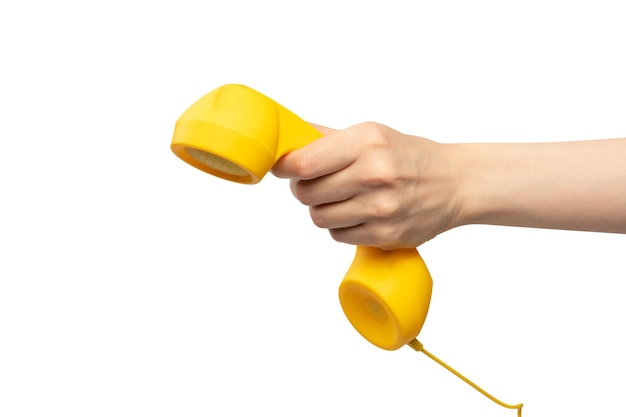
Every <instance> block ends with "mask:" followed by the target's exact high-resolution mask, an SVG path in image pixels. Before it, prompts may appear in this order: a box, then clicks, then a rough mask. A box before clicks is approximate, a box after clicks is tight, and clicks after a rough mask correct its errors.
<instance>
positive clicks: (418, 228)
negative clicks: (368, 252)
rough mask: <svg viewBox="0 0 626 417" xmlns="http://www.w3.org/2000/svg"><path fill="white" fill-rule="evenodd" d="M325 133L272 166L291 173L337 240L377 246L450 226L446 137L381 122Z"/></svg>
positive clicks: (294, 186)
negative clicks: (399, 129)
mask: <svg viewBox="0 0 626 417" xmlns="http://www.w3.org/2000/svg"><path fill="white" fill-rule="evenodd" d="M315 127H316V128H318V130H319V131H320V132H322V134H324V135H325V136H324V137H322V138H321V139H319V140H317V141H314V142H312V143H311V144H309V145H307V146H305V147H303V148H301V149H298V150H295V151H293V152H291V153H289V154H288V155H286V156H284V157H283V158H282V159H281V160H280V161H278V162H277V163H276V165H275V166H274V167H273V169H272V173H273V174H274V175H276V176H277V177H280V178H289V179H291V190H292V192H293V194H294V196H295V197H296V198H297V199H298V200H299V201H300V202H302V203H303V204H305V205H307V206H309V208H310V214H311V218H312V220H313V222H314V223H315V224H316V225H317V226H319V227H322V228H325V229H328V230H329V232H330V234H331V236H332V237H333V238H334V239H335V240H337V241H339V242H344V243H349V244H354V245H360V246H375V247H379V248H382V249H394V248H400V247H416V246H419V245H420V244H422V243H423V242H425V241H427V240H429V239H431V238H433V237H434V236H436V235H438V234H439V233H441V232H443V231H445V230H448V229H450V228H452V227H455V226H456V225H457V224H456V220H457V211H458V209H457V206H456V202H455V190H456V188H457V186H458V184H457V183H455V181H452V180H450V178H451V175H450V174H451V173H452V172H453V171H454V167H453V166H450V165H451V163H450V161H449V159H448V158H447V153H446V152H445V145H442V144H439V143H436V142H432V141H430V140H427V139H424V138H421V137H417V136H409V135H405V134H402V133H400V132H397V131H395V130H393V129H391V128H389V127H387V126H384V125H381V124H378V123H371V122H368V123H362V124H359V125H356V126H353V127H350V128H348V129H345V130H333V129H329V128H326V127H323V126H315Z"/></svg>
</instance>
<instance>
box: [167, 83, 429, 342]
mask: <svg viewBox="0 0 626 417" xmlns="http://www.w3.org/2000/svg"><path fill="white" fill-rule="evenodd" d="M321 136H322V134H321V133H320V132H319V131H317V130H316V129H315V128H314V127H313V126H311V125H310V124H309V123H307V122H305V121H304V120H302V119H301V118H300V117H298V116H297V115H295V114H294V113H292V112H291V111H289V110H288V109H286V108H285V107H283V106H281V105H280V104H278V103H276V102H275V101H274V100H272V99H270V98H269V97H266V96H265V95H263V94H261V93H259V92H257V91H255V90H253V89H251V88H249V87H246V86H243V85H239V84H226V85H223V86H222V87H219V88H217V89H215V90H213V91H211V92H210V93H208V94H206V95H205V96H203V97H201V98H200V99H199V100H197V101H196V102H195V103H194V104H192V105H191V106H190V107H189V108H188V109H187V110H186V111H185V112H184V113H183V114H182V115H181V116H180V118H179V119H178V121H177V122H176V126H175V130H174V135H173V139H172V144H171V149H172V151H173V152H174V154H176V155H177V156H178V157H179V158H180V159H182V160H183V161H185V162H187V163H188V164H190V165H192V166H194V167H196V168H198V169H200V170H202V171H204V172H207V173H209V174H212V175H215V176H218V177H220V178H224V179H226V180H230V181H235V182H239V183H243V184H255V183H258V182H259V181H261V179H262V178H263V177H264V175H265V174H267V172H269V170H270V169H271V168H272V166H273V165H274V164H275V163H276V161H278V160H279V159H280V158H281V157H282V156H284V155H286V154H287V153H288V152H290V151H292V150H295V149H298V148H300V147H303V146H305V145H306V144H308V143H310V142H311V141H313V140H316V139H318V138H320V137H321ZM431 292H432V279H431V277H430V274H429V272H428V269H427V268H426V265H425V264H424V262H423V260H422V258H421V257H420V255H419V253H418V252H417V250H416V249H415V248H413V249H399V250H391V251H385V250H381V249H376V248H367V247H357V250H356V255H355V258H354V261H353V262H352V265H351V267H350V268H349V270H348V272H347V274H346V275H345V277H344V279H343V281H342V283H341V285H340V287H339V300H340V303H341V306H342V309H343V311H344V313H345V315H346V317H347V318H348V320H349V321H350V323H351V324H352V325H353V326H354V327H355V329H356V330H357V331H358V332H359V333H360V334H361V335H362V336H363V337H365V338H366V339H367V340H368V341H370V342H371V343H373V344H374V345H376V346H378V347H380V348H383V349H387V350H394V349H398V348H399V347H401V346H403V345H404V344H406V343H408V342H409V341H411V340H412V339H413V338H415V337H416V336H417V335H418V334H419V332H420V330H421V328H422V326H423V324H424V321H425V319H426V314H427V313H428V307H429V304H430V297H431Z"/></svg>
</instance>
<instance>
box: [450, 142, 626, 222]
mask: <svg viewBox="0 0 626 417" xmlns="http://www.w3.org/2000/svg"><path fill="white" fill-rule="evenodd" d="M444 146H449V148H448V150H449V152H450V155H452V156H451V160H452V161H454V168H453V174H454V175H455V176H457V180H458V182H457V183H458V184H459V186H458V188H457V194H458V201H459V203H458V213H457V225H461V224H472V223H474V224H476V223H479V224H495V225H509V226H524V227H540V228H552V229H567V230H589V231H604V232H617V233H626V138H624V139H607V140H595V141H580V142H556V143H519V144H518V143H510V144H509V143H497V144H496V143H493V144H490V143H484V144H454V145H444Z"/></svg>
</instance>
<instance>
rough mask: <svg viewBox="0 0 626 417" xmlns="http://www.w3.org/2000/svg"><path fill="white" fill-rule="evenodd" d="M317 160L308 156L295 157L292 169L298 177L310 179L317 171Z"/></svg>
mask: <svg viewBox="0 0 626 417" xmlns="http://www.w3.org/2000/svg"><path fill="white" fill-rule="evenodd" d="M316 167H317V162H316V161H315V159H313V158H311V157H307V156H300V157H298V158H294V160H293V162H292V170H293V172H294V174H295V175H296V176H297V177H298V178H304V179H310V178H312V177H313V175H314V173H315V169H316Z"/></svg>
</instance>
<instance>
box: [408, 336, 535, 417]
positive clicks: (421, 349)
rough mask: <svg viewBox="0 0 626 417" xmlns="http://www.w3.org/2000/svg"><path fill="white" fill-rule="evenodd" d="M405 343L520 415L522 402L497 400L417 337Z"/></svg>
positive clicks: (518, 416) (492, 399)
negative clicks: (427, 348) (508, 402)
mask: <svg viewBox="0 0 626 417" xmlns="http://www.w3.org/2000/svg"><path fill="white" fill-rule="evenodd" d="M407 344H408V345H409V346H410V347H411V348H413V349H414V350H416V351H418V352H422V353H424V354H425V355H426V356H428V357H429V358H431V359H432V360H434V361H435V362H437V363H438V364H439V365H441V366H443V367H444V368H446V369H447V370H448V371H450V372H452V373H453V374H454V375H456V376H458V377H459V378H461V379H462V380H463V381H465V382H466V383H467V384H469V385H470V386H471V387H472V388H474V389H475V390H477V391H478V392H480V393H481V394H483V395H484V396H485V397H487V398H489V399H490V400H491V401H493V402H495V403H496V404H499V405H501V406H502V407H505V408H510V409H516V410H517V417H522V406H523V404H517V405H510V404H506V403H503V402H502V401H500V400H498V399H497V398H495V397H494V396H492V395H490V394H489V393H487V392H486V391H485V390H484V389H482V388H480V387H479V386H478V385H476V384H474V383H473V382H472V381H470V380H469V379H467V378H465V377H464V376H463V375H461V374H460V373H458V372H457V371H455V370H454V369H452V367H450V366H449V365H447V364H446V363H444V362H443V361H442V360H441V359H439V358H437V357H436V356H435V355H433V354H432V353H430V352H428V351H427V350H426V349H424V346H423V345H422V344H421V343H420V342H419V341H418V340H417V339H413V340H412V341H411V342H409V343H407Z"/></svg>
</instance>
